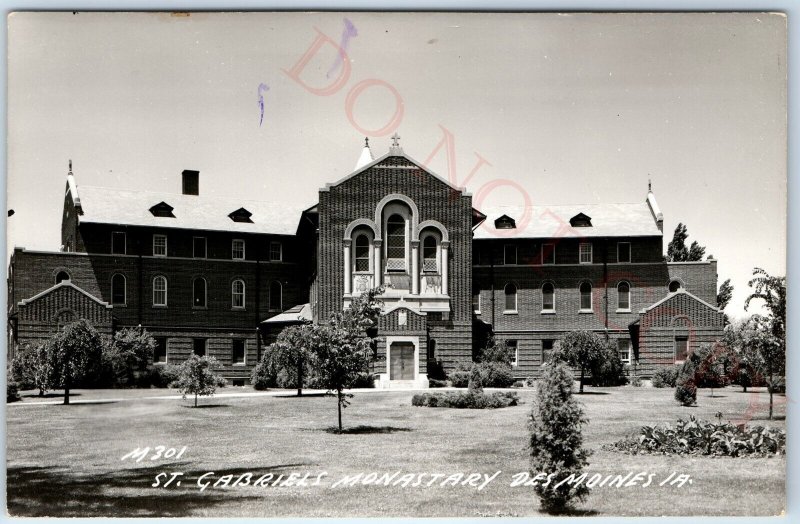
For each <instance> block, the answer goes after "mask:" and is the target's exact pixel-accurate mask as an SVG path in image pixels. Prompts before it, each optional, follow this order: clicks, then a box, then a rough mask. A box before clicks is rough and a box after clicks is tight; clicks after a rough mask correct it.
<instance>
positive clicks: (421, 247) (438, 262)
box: [419, 231, 442, 275]
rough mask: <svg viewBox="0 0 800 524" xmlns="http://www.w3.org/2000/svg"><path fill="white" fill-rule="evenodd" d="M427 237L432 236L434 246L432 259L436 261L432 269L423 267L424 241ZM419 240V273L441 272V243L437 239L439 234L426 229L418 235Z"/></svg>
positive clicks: (436, 273)
mask: <svg viewBox="0 0 800 524" xmlns="http://www.w3.org/2000/svg"><path fill="white" fill-rule="evenodd" d="M429 238H433V244H434V248H435V249H436V257H435V258H434V260H435V261H436V267H435V268H434V269H433V270H430V269H425V241H426V240H427V239H429ZM419 240H420V242H419V262H420V263H419V268H420V273H427V274H435V275H438V274H441V267H442V243H441V241H440V239H439V235H438V234H436V233H434V232H433V231H426V232H425V233H423V234H422V235H421V237H420V239H419Z"/></svg>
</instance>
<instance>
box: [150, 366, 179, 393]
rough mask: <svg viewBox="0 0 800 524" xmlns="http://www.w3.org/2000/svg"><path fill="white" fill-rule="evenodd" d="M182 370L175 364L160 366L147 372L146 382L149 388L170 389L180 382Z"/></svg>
mask: <svg viewBox="0 0 800 524" xmlns="http://www.w3.org/2000/svg"><path fill="white" fill-rule="evenodd" d="M179 372H180V368H179V367H178V366H175V365H173V364H158V365H154V366H152V367H151V368H150V369H148V370H147V373H146V376H145V380H146V381H147V384H148V387H151V388H168V387H170V386H171V385H172V383H173V382H175V381H176V380H178V373H179Z"/></svg>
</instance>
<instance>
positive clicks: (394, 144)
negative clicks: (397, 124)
mask: <svg viewBox="0 0 800 524" xmlns="http://www.w3.org/2000/svg"><path fill="white" fill-rule="evenodd" d="M391 139H392V147H400V135H398V134H397V133H396V132H395V134H393V135H392V136H391Z"/></svg>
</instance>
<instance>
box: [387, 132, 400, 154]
mask: <svg viewBox="0 0 800 524" xmlns="http://www.w3.org/2000/svg"><path fill="white" fill-rule="evenodd" d="M391 138H392V145H391V146H390V147H389V154H390V155H402V154H403V148H402V147H400V135H398V134H397V133H395V134H393V135H392V137H391Z"/></svg>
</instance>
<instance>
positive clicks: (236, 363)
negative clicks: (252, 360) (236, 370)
mask: <svg viewBox="0 0 800 524" xmlns="http://www.w3.org/2000/svg"><path fill="white" fill-rule="evenodd" d="M246 365H247V364H246V363H244V362H234V363H233V364H231V366H246Z"/></svg>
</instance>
